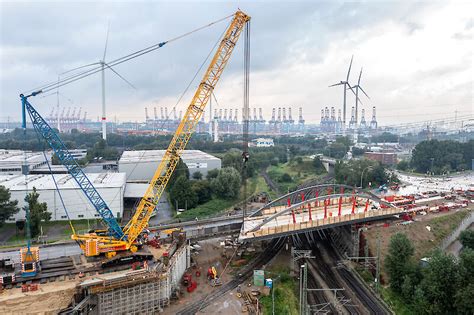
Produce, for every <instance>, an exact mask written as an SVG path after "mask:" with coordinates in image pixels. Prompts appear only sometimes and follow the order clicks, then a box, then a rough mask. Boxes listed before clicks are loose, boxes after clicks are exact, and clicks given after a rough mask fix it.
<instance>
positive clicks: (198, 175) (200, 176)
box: [193, 171, 202, 180]
mask: <svg viewBox="0 0 474 315" xmlns="http://www.w3.org/2000/svg"><path fill="white" fill-rule="evenodd" d="M193 179H195V180H201V179H202V173H201V172H199V171H197V172H194V173H193Z"/></svg>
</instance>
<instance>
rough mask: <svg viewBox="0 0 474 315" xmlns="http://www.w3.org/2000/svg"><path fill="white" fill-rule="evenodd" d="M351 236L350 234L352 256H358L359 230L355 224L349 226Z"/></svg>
mask: <svg viewBox="0 0 474 315" xmlns="http://www.w3.org/2000/svg"><path fill="white" fill-rule="evenodd" d="M351 234H352V256H353V257H358V256H359V246H360V229H359V228H358V227H357V225H356V224H352V225H351Z"/></svg>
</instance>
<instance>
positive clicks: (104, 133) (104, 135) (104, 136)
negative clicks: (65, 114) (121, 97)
mask: <svg viewBox="0 0 474 315" xmlns="http://www.w3.org/2000/svg"><path fill="white" fill-rule="evenodd" d="M109 28H110V23H109V25H108V27H107V36H106V38H105V48H104V54H103V56H102V60H99V61H98V62H94V63H91V64H87V65H84V66H80V67H77V68H74V69H71V70H68V71H66V72H63V73H61V74H60V76H62V75H64V74H66V73H70V72H73V71H76V70H79V69H82V68H86V67H92V66H96V65H100V66H101V74H102V139H104V140H107V116H106V109H105V71H104V70H105V68H108V69H110V70H111V71H112V72H113V73H115V74H116V75H117V76H118V77H119V78H120V79H122V80H123V81H125V83H127V84H128V85H129V86H130V87H132V88H133V89H135V90H136V89H137V88H136V87H135V86H134V85H133V84H132V83H130V82H129V81H128V80H127V79H125V78H124V77H123V76H122V75H120V73H118V72H117V71H115V69H113V68H112V67H111V66H110V65H108V64H107V62H105V56H106V54H107V44H108V42H109ZM58 81H59V76H58Z"/></svg>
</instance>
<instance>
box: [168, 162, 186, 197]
mask: <svg viewBox="0 0 474 315" xmlns="http://www.w3.org/2000/svg"><path fill="white" fill-rule="evenodd" d="M180 176H184V177H185V178H186V179H189V169H188V166H187V165H186V163H184V162H183V160H182V159H181V158H179V160H178V163H177V164H176V167H175V169H174V172H173V174H171V177H170V180H169V182H168V190H170V189H171V188H172V187H173V186H174V183H175V182H176V180H177V179H178V178H179V177H180Z"/></svg>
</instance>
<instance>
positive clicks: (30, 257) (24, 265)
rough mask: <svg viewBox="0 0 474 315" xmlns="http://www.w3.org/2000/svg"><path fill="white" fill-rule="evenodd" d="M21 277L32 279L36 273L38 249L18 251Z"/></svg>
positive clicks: (30, 248)
mask: <svg viewBox="0 0 474 315" xmlns="http://www.w3.org/2000/svg"><path fill="white" fill-rule="evenodd" d="M20 259H21V276H22V277H34V276H36V274H37V273H38V266H39V247H24V248H21V249H20Z"/></svg>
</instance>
